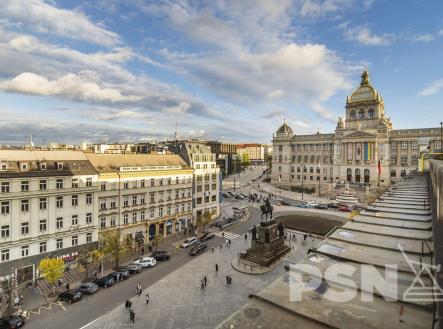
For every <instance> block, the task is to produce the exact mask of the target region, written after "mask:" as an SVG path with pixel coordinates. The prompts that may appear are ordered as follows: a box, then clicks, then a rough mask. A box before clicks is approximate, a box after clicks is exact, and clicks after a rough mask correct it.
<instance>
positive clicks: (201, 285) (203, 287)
mask: <svg viewBox="0 0 443 329" xmlns="http://www.w3.org/2000/svg"><path fill="white" fill-rule="evenodd" d="M200 290H205V283H204V282H203V279H201V280H200Z"/></svg>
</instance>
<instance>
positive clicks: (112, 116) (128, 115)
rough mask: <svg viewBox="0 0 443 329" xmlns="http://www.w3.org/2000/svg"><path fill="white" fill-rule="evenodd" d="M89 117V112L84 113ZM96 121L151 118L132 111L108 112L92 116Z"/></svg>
mask: <svg viewBox="0 0 443 329" xmlns="http://www.w3.org/2000/svg"><path fill="white" fill-rule="evenodd" d="M86 115H90V111H88V113H86ZM92 116H93V117H94V118H95V119H97V120H103V121H114V120H149V119H152V116H151V115H150V114H149V113H146V112H137V111H133V110H108V109H104V110H102V111H97V112H95V113H93V115H92Z"/></svg>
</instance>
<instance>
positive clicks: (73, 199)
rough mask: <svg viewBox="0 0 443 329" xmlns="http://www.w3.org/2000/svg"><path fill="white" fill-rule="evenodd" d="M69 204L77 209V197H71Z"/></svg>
mask: <svg viewBox="0 0 443 329" xmlns="http://www.w3.org/2000/svg"><path fill="white" fill-rule="evenodd" d="M71 203H72V206H73V207H77V206H78V195H76V194H74V195H73V196H72V197H71Z"/></svg>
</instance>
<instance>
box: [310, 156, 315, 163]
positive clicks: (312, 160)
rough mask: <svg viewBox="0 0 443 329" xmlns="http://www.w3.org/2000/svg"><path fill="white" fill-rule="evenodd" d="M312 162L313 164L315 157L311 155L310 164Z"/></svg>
mask: <svg viewBox="0 0 443 329" xmlns="http://www.w3.org/2000/svg"><path fill="white" fill-rule="evenodd" d="M314 162H315V156H314V155H311V163H314Z"/></svg>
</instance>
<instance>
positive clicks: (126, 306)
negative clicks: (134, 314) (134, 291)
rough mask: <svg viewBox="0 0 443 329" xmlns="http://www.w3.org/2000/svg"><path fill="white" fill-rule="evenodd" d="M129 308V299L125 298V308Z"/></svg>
mask: <svg viewBox="0 0 443 329" xmlns="http://www.w3.org/2000/svg"><path fill="white" fill-rule="evenodd" d="M129 308H131V301H130V300H129V299H127V300H126V302H125V309H126V310H127V309H129Z"/></svg>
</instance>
